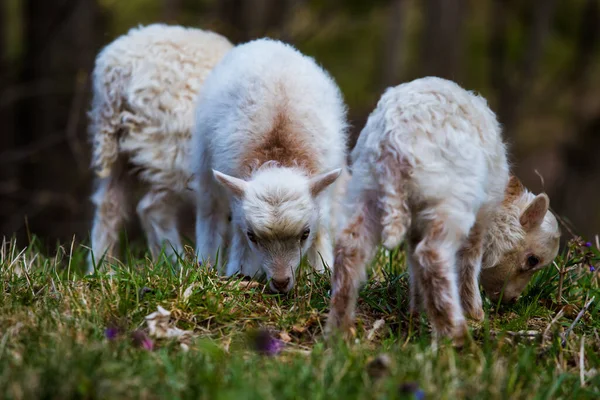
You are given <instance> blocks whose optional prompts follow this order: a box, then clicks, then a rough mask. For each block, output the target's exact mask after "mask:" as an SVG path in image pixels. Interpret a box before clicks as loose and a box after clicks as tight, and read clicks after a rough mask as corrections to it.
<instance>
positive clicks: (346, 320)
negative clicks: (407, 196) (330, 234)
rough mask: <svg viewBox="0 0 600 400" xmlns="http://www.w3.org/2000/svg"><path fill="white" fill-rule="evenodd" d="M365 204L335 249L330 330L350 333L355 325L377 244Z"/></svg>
mask: <svg viewBox="0 0 600 400" xmlns="http://www.w3.org/2000/svg"><path fill="white" fill-rule="evenodd" d="M368 212H369V207H368V206H367V205H362V206H361V208H360V209H359V211H358V212H357V213H356V214H355V215H354V216H353V217H352V219H351V220H350V221H349V223H348V225H347V226H346V228H345V229H344V230H343V231H342V232H341V233H340V235H339V238H338V241H337V244H336V247H335V251H334V254H335V258H334V268H333V276H332V297H331V307H330V313H329V318H328V321H327V331H328V332H331V331H333V330H335V329H341V330H342V331H347V330H348V329H350V328H351V327H352V325H353V318H354V308H355V306H356V299H357V297H358V287H359V285H360V283H361V282H362V281H363V280H364V279H365V275H366V274H365V271H366V266H367V262H368V261H369V260H370V258H371V257H372V256H373V254H374V251H375V249H376V245H377V237H376V236H377V235H376V232H375V228H376V227H375V224H374V221H375V219H374V218H373V216H371V215H368Z"/></svg>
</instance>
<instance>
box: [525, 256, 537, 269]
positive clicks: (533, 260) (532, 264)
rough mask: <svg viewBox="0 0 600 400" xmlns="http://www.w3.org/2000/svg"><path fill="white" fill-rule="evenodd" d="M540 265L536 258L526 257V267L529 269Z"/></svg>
mask: <svg viewBox="0 0 600 400" xmlns="http://www.w3.org/2000/svg"><path fill="white" fill-rule="evenodd" d="M539 263H540V259H539V257H538V256H529V257H527V265H529V266H530V267H535V266H536V265H538V264H539Z"/></svg>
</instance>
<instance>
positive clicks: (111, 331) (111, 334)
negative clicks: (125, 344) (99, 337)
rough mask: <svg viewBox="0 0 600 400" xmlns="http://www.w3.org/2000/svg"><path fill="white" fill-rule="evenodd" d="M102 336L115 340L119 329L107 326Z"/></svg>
mask: <svg viewBox="0 0 600 400" xmlns="http://www.w3.org/2000/svg"><path fill="white" fill-rule="evenodd" d="M104 336H105V337H106V338H107V339H108V340H115V339H116V338H117V336H119V330H118V329H117V328H115V327H114V326H111V327H108V328H106V329H105V330H104Z"/></svg>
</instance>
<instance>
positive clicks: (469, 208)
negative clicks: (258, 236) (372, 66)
mask: <svg viewBox="0 0 600 400" xmlns="http://www.w3.org/2000/svg"><path fill="white" fill-rule="evenodd" d="M347 191H348V196H347V198H346V205H345V209H344V210H345V212H344V213H345V218H343V219H342V220H343V221H344V224H345V226H344V229H342V230H341V231H340V234H339V239H338V243H337V247H336V263H335V270H334V275H333V285H332V287H333V289H332V292H333V296H332V302H331V304H332V306H331V313H330V317H329V321H328V329H332V328H335V327H338V326H340V325H347V324H349V323H350V321H351V318H352V315H353V309H354V306H355V302H356V296H357V287H358V281H359V280H361V279H364V277H365V273H364V270H365V266H366V264H367V263H368V261H369V260H370V258H372V256H373V254H374V250H375V246H376V245H377V243H379V242H381V243H383V245H384V246H385V247H386V248H388V249H392V248H394V247H396V246H398V245H399V244H400V243H401V241H402V240H404V238H405V236H406V239H407V242H408V243H407V244H408V254H407V261H408V266H409V270H410V274H411V285H410V290H411V309H412V311H413V312H417V311H418V310H419V309H420V307H421V305H423V306H425V309H426V311H427V312H428V314H429V316H430V319H431V320H432V321H431V322H432V324H433V327H434V331H435V333H436V334H438V335H446V336H451V337H453V338H455V339H457V340H460V339H462V337H463V335H464V329H465V324H464V315H463V312H464V313H465V314H467V315H468V316H470V317H472V318H475V319H482V318H483V309H482V305H481V296H480V292H479V288H478V277H479V272H480V271H481V268H482V262H483V265H484V267H485V268H486V269H485V270H483V272H482V284H483V285H484V287H485V288H486V291H487V292H488V295H490V296H491V297H492V298H498V297H499V292H500V291H501V290H502V289H503V286H504V284H505V283H506V282H508V284H507V285H506V291H505V299H514V298H516V296H518V295H519V294H520V292H521V291H522V290H523V288H524V287H525V285H526V284H527V282H528V281H529V279H530V277H531V275H532V274H533V273H534V272H535V271H536V270H539V269H540V268H542V267H543V266H545V265H548V264H549V263H550V262H551V261H552V259H553V258H554V257H556V254H557V251H558V237H559V235H560V232H559V230H558V225H557V223H556V219H555V218H554V216H553V215H552V213H551V212H550V211H548V205H549V200H548V198H547V196H546V195H545V194H541V195H538V196H534V195H533V194H531V193H529V192H528V191H527V190H526V189H525V188H523V187H522V185H521V184H520V182H519V181H518V179H516V178H514V177H512V178H511V179H510V183H509V167H508V163H507V159H506V149H505V145H504V143H503V141H502V136H501V130H500V126H499V124H498V122H497V121H496V117H495V115H494V113H493V112H492V111H491V110H490V109H489V107H488V106H487V103H486V101H485V99H483V98H482V97H480V96H478V95H475V94H473V93H471V92H468V91H466V90H464V89H462V88H461V87H460V86H458V85H457V84H455V83H453V82H450V81H447V80H444V79H440V78H433V77H428V78H423V79H417V80H415V81H413V82H409V83H406V84H402V85H399V86H397V87H394V88H390V89H388V90H387V91H386V92H385V94H384V95H383V96H382V98H381V100H380V101H379V103H378V104H377V108H376V109H375V111H373V113H372V114H371V115H370V117H369V119H368V121H367V124H366V126H365V128H364V129H363V130H362V132H361V135H360V137H359V139H358V142H357V144H356V147H355V148H354V150H353V152H352V165H351V178H350V180H349V182H348V188H347ZM532 264H534V265H533V266H532ZM488 271H491V272H488Z"/></svg>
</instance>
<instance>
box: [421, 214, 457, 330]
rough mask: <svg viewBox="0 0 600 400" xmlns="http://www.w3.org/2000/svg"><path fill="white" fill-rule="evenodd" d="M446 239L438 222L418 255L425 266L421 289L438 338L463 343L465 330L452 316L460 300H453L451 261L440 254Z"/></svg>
mask: <svg viewBox="0 0 600 400" xmlns="http://www.w3.org/2000/svg"><path fill="white" fill-rule="evenodd" d="M444 236H445V233H444V222H443V221H441V220H436V221H434V222H433V223H432V225H431V227H430V228H429V230H428V232H427V233H426V236H425V237H424V238H423V240H422V241H421V243H420V244H419V248H418V249H417V251H416V256H417V259H418V260H419V262H420V263H421V268H420V271H419V274H418V279H419V286H420V288H421V290H422V292H423V299H424V305H425V309H426V311H427V316H428V317H429V320H430V321H431V324H432V325H433V327H434V331H435V333H436V335H438V336H447V337H451V338H453V339H455V340H457V341H461V340H462V338H461V335H462V334H463V333H464V327H462V326H460V325H461V324H458V322H457V321H456V317H457V316H456V315H453V313H452V310H453V308H454V302H455V301H459V299H452V298H451V296H452V293H453V290H452V285H453V280H452V277H451V274H452V273H453V270H452V264H451V260H448V259H444V257H443V256H442V255H441V254H440V252H439V251H438V250H437V248H438V246H439V244H440V243H442V242H443V240H444Z"/></svg>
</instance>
